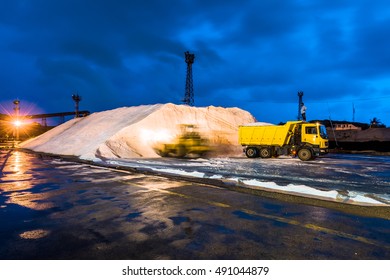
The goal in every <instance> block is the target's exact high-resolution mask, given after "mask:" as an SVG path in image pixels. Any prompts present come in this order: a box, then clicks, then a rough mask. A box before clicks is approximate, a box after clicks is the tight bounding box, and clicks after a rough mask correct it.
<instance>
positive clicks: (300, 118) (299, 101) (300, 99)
mask: <svg viewBox="0 0 390 280" xmlns="http://www.w3.org/2000/svg"><path fill="white" fill-rule="evenodd" d="M302 97H303V91H298V121H300V120H302V114H301V107H302V102H303V100H302Z"/></svg>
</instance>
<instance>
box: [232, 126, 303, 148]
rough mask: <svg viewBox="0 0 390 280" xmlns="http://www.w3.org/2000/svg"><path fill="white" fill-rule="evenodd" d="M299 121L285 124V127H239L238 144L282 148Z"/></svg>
mask: <svg viewBox="0 0 390 280" xmlns="http://www.w3.org/2000/svg"><path fill="white" fill-rule="evenodd" d="M298 123H301V122H300V121H295V122H287V123H286V124H285V125H267V126H251V125H248V126H240V127H239V140H238V141H239V143H240V144H241V145H243V146H258V145H259V146H261V145H267V146H280V147H281V146H283V145H285V144H288V141H289V139H290V137H291V133H289V132H293V129H294V127H295V126H296V124H298Z"/></svg>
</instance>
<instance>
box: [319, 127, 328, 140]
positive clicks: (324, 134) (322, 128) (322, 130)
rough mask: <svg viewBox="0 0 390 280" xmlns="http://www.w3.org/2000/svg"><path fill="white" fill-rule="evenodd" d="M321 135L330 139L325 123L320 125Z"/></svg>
mask: <svg viewBox="0 0 390 280" xmlns="http://www.w3.org/2000/svg"><path fill="white" fill-rule="evenodd" d="M320 136H321V137H322V138H323V139H328V134H327V133H326V128H325V126H323V125H320Z"/></svg>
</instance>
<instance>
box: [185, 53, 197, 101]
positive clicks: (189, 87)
mask: <svg viewBox="0 0 390 280" xmlns="http://www.w3.org/2000/svg"><path fill="white" fill-rule="evenodd" d="M184 55H185V58H186V59H185V61H186V63H187V77H186V89H185V95H184V99H183V102H184V104H187V105H189V106H193V105H194V85H193V82H192V64H193V63H194V60H195V55H194V54H191V53H189V52H188V51H186V52H185V53H184Z"/></svg>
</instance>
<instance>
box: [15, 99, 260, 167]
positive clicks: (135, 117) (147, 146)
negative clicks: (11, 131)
mask: <svg viewBox="0 0 390 280" xmlns="http://www.w3.org/2000/svg"><path fill="white" fill-rule="evenodd" d="M254 121H255V118H254V117H253V116H252V115H251V114H250V113H249V112H247V111H244V110H242V109H239V108H222V107H213V106H210V107H202V108H199V107H190V106H186V105H174V104H171V103H168V104H156V105H142V106H136V107H123V108H118V109H114V110H109V111H104V112H99V113H94V114H91V115H89V116H87V117H85V118H78V119H73V120H70V121H68V122H66V123H64V124H62V125H60V126H57V127H55V128H53V129H52V130H50V131H48V132H46V133H44V134H42V135H40V136H38V137H36V138H34V139H30V140H28V141H26V142H24V143H22V144H21V146H22V147H23V148H26V149H31V150H34V151H37V152H45V153H52V154H58V155H73V156H78V157H80V158H83V159H90V160H94V159H96V158H99V157H104V158H134V157H157V156H158V155H157V154H156V153H155V151H154V150H153V146H154V145H155V144H156V143H157V142H166V143H169V142H172V141H174V138H175V137H176V136H177V135H179V134H180V133H181V131H180V124H192V125H196V126H197V127H198V131H199V133H200V134H201V135H202V136H203V137H205V138H207V139H208V140H209V142H210V143H211V144H212V145H214V146H216V147H223V149H219V150H218V151H219V152H220V153H224V152H225V153H228V152H229V153H232V152H236V153H241V150H242V149H241V147H240V146H239V144H238V126H239V125H243V124H247V123H252V122H254Z"/></svg>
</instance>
